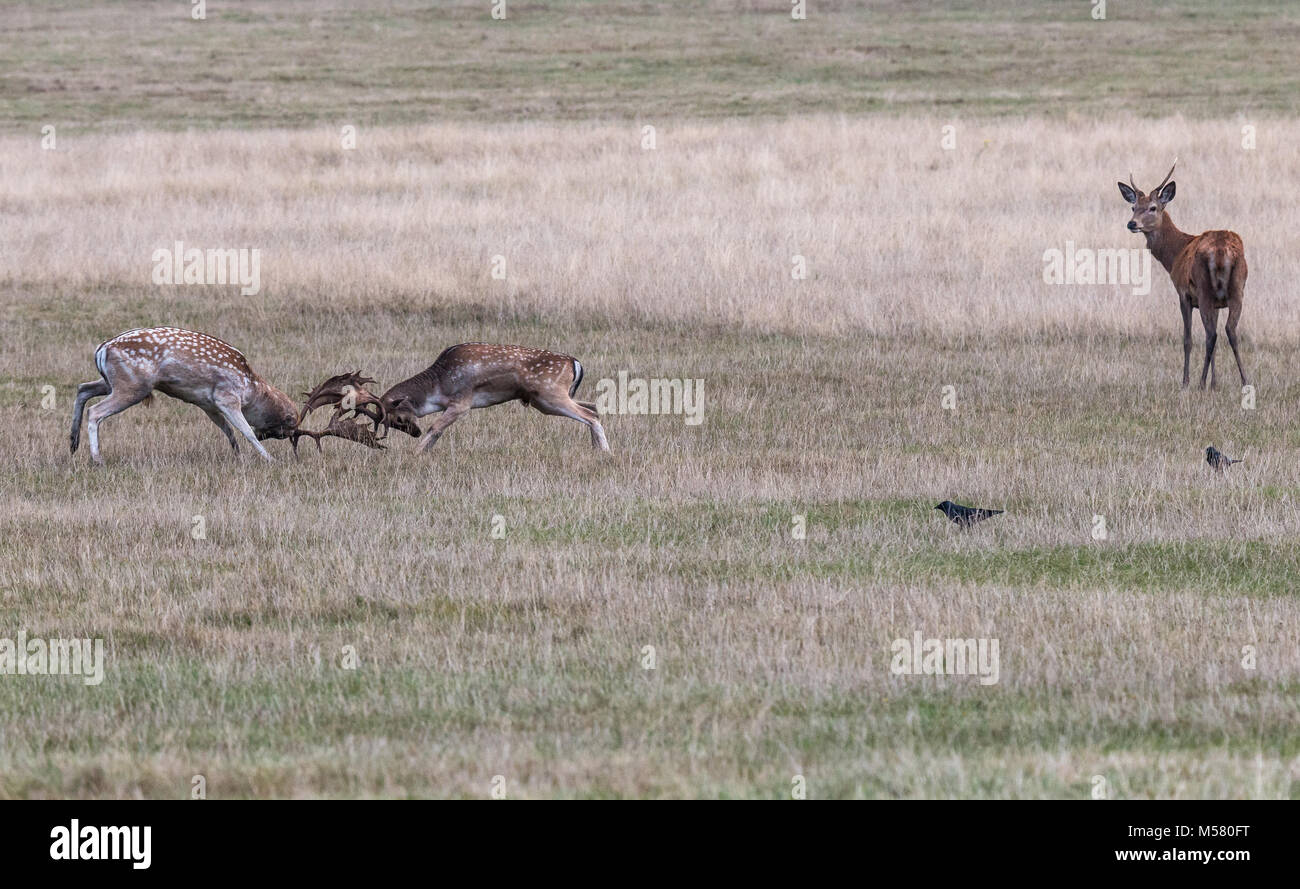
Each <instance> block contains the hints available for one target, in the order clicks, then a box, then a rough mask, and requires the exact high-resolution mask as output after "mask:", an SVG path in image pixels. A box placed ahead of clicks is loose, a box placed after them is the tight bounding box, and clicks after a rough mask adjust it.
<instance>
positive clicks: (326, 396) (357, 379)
mask: <svg viewBox="0 0 1300 889" xmlns="http://www.w3.org/2000/svg"><path fill="white" fill-rule="evenodd" d="M373 382H375V381H374V380H372V379H370V378H369V377H364V376H362V375H361V371H359V370H354V371H352V372H351V373H344V374H337V375H336V376H332V377H330V378H329V379H328V380H326V381H325V382H323V383H321V384H320V385H319V386H317V387H316V388H315V389H313V390H311V391H310V392H305V393H303V394H304V395H306V396H307V400H306V401H305V402H304V403H303V406H302V412H301V413H300V414H299V415H298V423H299V424H301V423H302V421H303V420H305V419H307V415H308V414H310V413H311V412H312V411H314V410H316V408H318V407H323V406H325V405H328V404H332V405H336V408H335V414H336V415H341V414H346V413H348V412H349V411H351V412H352V413H353V414H364V415H365V416H366V417H368V418H369V419H370V422H371V423H372V424H373V427H374V429H373V431H374V432H378V431H379V427H380V426H381V425H382V424H383V422H384V415H385V411H384V404H383V402H382V401H380V400H379V399H378V398H376V397H375V396H374V395H373V394H372V393H371V392H370V391H369V390H368V389H366V386H367V385H368V384H370V383H373ZM344 401H347V402H348V406H347V407H337V406H338V405H339V404H340V403H342V402H344ZM332 422H333V421H332V420H331V423H332ZM385 431H387V427H385Z"/></svg>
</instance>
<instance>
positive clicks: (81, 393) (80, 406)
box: [68, 380, 113, 454]
mask: <svg viewBox="0 0 1300 889" xmlns="http://www.w3.org/2000/svg"><path fill="white" fill-rule="evenodd" d="M112 391H113V389H112V387H111V386H109V385H108V381H107V380H95V381H94V382H90V383H82V384H81V385H80V386H78V387H77V401H76V403H75V404H73V405H72V432H71V433H70V434H69V436H68V437H69V438H70V439H71V441H70V442H69V444H70V445H71V446H72V450H71V453H73V454H75V453H77V448H78V446H80V444H81V416H82V414H83V413H85V410H86V402H87V401H88V400H89V399H91V398H98V397H99V396H101V395H109V394H111V393H112Z"/></svg>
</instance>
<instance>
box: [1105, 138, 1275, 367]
mask: <svg viewBox="0 0 1300 889" xmlns="http://www.w3.org/2000/svg"><path fill="white" fill-rule="evenodd" d="M1176 166H1178V161H1177V159H1175V160H1174V167H1176ZM1174 167H1170V168H1169V174H1168V175H1167V176H1165V179H1164V181H1163V182H1161V183H1160V184H1159V185H1157V186H1156V187H1155V190H1153V191H1152V192H1151V194H1149V195H1148V194H1145V193H1143V192H1141V191H1139V190H1138V187H1137V186H1136V185H1134V184H1133V176H1132V175H1131V174H1130V175H1129V181H1128V184H1127V185H1125V184H1124V183H1123V182H1121V183H1119V191H1120V194H1121V195H1123V196H1124V200H1126V201H1128V202H1129V203H1130V204H1132V205H1133V218H1132V219H1130V220H1129V223H1128V228H1129V231H1132V232H1141V233H1142V234H1143V235H1145V236H1146V242H1147V249H1148V250H1150V251H1151V254H1152V255H1153V256H1154V257H1155V258H1156V260H1157V261H1158V262H1159V263H1160V264H1161V265H1162V266H1164V267H1165V271H1167V272H1168V273H1169V278H1170V280H1172V281H1173V282H1174V289H1175V290H1177V291H1178V304H1179V308H1180V309H1182V312H1183V386H1184V387H1186V386H1187V384H1188V379H1189V378H1188V374H1189V370H1190V367H1189V365H1190V363H1191V355H1192V309H1198V310H1200V313H1201V323H1202V324H1204V325H1205V365H1204V366H1203V367H1202V368H1201V388H1202V389H1204V388H1205V377H1206V374H1209V377H1210V388H1211V389H1213V388H1214V387H1215V379H1214V345H1215V342H1216V341H1217V340H1218V338H1219V335H1218V327H1219V309H1227V310H1228V321H1227V324H1226V325H1225V326H1224V329H1225V330H1226V331H1227V334H1228V344H1229V345H1230V346H1232V354H1233V356H1234V357H1235V358H1236V359H1237V372H1238V373H1240V374H1241V385H1243V386H1248V385H1250V380H1249V379H1248V378H1247V376H1246V368H1245V367H1243V366H1242V363H1241V352H1240V351H1239V350H1238V348H1237V322H1238V321H1239V320H1240V318H1241V300H1242V296H1243V295H1244V294H1243V291H1244V290H1245V287H1246V248H1245V245H1243V244H1242V242H1241V238H1240V237H1239V236H1238V235H1237V233H1236V232H1230V231H1208V232H1204V233H1202V234H1199V235H1189V234H1187V233H1186V232H1183V231H1179V230H1178V227H1177V226H1176V225H1174V222H1173V220H1172V219H1170V218H1169V214H1168V213H1167V212H1165V206H1166V205H1167V204H1168V203H1169V202H1170V201H1172V200H1173V199H1174V191H1175V184H1174V183H1173V182H1172V181H1170V177H1172V176H1173V175H1174Z"/></svg>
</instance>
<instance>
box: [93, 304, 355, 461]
mask: <svg viewBox="0 0 1300 889" xmlns="http://www.w3.org/2000/svg"><path fill="white" fill-rule="evenodd" d="M95 366H96V367H97V368H99V375H100V379H98V380H95V381H93V382H89V383H82V384H81V385H80V386H79V387H77V400H76V403H75V404H74V405H73V408H72V432H71V435H70V439H71V442H70V443H71V446H72V453H74V454H75V453H76V452H77V446H78V445H79V444H80V443H81V417H82V413H83V411H84V409H85V406H86V401H87V400H89V399H91V398H98V397H100V396H104V395H106V396H108V397H107V398H105V399H104V400H103V401H100V402H97V403H96V404H94V405H92V406H91V408H90V410H89V412H88V413H89V421H88V423H87V424H86V431H87V433H88V435H89V437H90V457H91V459H92V460H94V461H95V462H96V463H99V464H102V463H103V462H104V461H103V458H101V457H100V454H99V424H100V423H102V422H103V421H104V420H106V419H108V418H109V417H111V416H113V415H114V414H118V413H121V412H122V411H124V410H126V409H127V408H129V407H131V406H132V405H134V404H138V403H140V402H142V401H145V400H146V399H148V398H150V397H151V396H152V395H153V393H154V392H161V393H163V394H164V395H170V396H171V397H173V398H178V399H180V400H181V401H185V402H188V403H189V404H193V405H197V406H198V407H199V408H201V409H202V410H203V412H204V413H205V414H207V415H208V418H209V419H211V420H212V422H213V423H215V424H216V426H217V428H218V429H220V430H221V431H222V432H223V433H224V434H225V436H226V440H227V441H229V442H230V447H231V448H232V449H233V450H234V451H236V452H238V451H239V440H238V438H236V436H235V433H236V432H238V433H239V434H240V435H242V436H243V437H244V438H245V439H247V440H248V442H249V443H251V444H252V446H253V448H254V449H255V450H256V451H257V453H258V454H259V455H260V456H261V457H262V458H263V459H264V460H267V461H268V462H269V461H270V460H271V455H270V454H268V453H267V452H266V448H264V447H262V443H261V442H262V440H264V439H268V438H292V440H293V444H294V450H295V452H296V451H297V442H298V436H299V435H312V436H313V437H315V438H316V440H317V446H318V447H319V444H320V437H323V436H325V435H336V436H338V437H340V438H346V439H349V440H351V441H357V442H359V443H361V444H365V445H367V446H369V447H380V445H379V444H378V442H377V441H376V440H375V436H374V434H373V433H371V432H370V430H368V429H365V428H364V427H362V426H359V424H350V425H355V426H357V427H358V428H357V429H352V428H350V426H349V424H342V423H335V422H333V421H332V422H331V424H330V428H329V429H326V430H325V431H324V432H320V433H311V432H306V431H305V430H300V429H299V419H300V414H299V411H298V406H297V405H296V404H294V403H293V400H292V399H291V398H289V396H288V395H285V394H284V393H283V392H281V391H280V390H279V389H277V388H275V387H274V386H272V385H271V384H270V383H268V382H267V381H266V380H264V379H263V378H262V377H260V376H259V375H258V374H256V373H254V372H253V369H252V368H251V367H249V364H248V361H247V359H245V358H244V356H243V354H242V353H240V352H239V350H237V349H235V348H234V347H233V346H231V345H230V344H228V343H225V342H222V341H221V340H219V339H217V338H215V337H211V336H208V335H207V334H203V333H195V332H194V331H191V330H182V329H180V328H178V327H145V328H139V329H137V330H130V331H127V332H126V333H123V334H121V335H119V336H116V337H113V338H112V339H111V340H106V341H105V342H103V343H100V345H99V347H98V348H97V349H95ZM336 419H337V418H336ZM367 436H368V437H367Z"/></svg>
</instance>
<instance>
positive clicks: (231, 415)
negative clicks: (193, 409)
mask: <svg viewBox="0 0 1300 889" xmlns="http://www.w3.org/2000/svg"><path fill="white" fill-rule="evenodd" d="M216 408H217V410H218V411H220V412H221V416H223V417H225V419H226V422H227V423H229V424H230V425H231V426H233V427H235V429H236V430H238V432H239V434H240V435H242V436H244V438H246V439H247V440H248V442H249V443H250V444H251V445H252V446H253V448H254V449H255V450H256V451H257V453H258V456H260V457H261V458H262V459H263V460H265V461H266V462H267V463H271V462H273V461H272V459H271V455H270V454H268V453H267V452H266V448H264V447H262V443H261V442H260V441H258V440H257V433H255V432H253V428H252V427H251V426H249V425H248V421H247V420H245V419H244V413H243V411H241V410H240V409H239V405H238V404H237V403H231V402H228V401H220V402H217V404H216Z"/></svg>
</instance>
